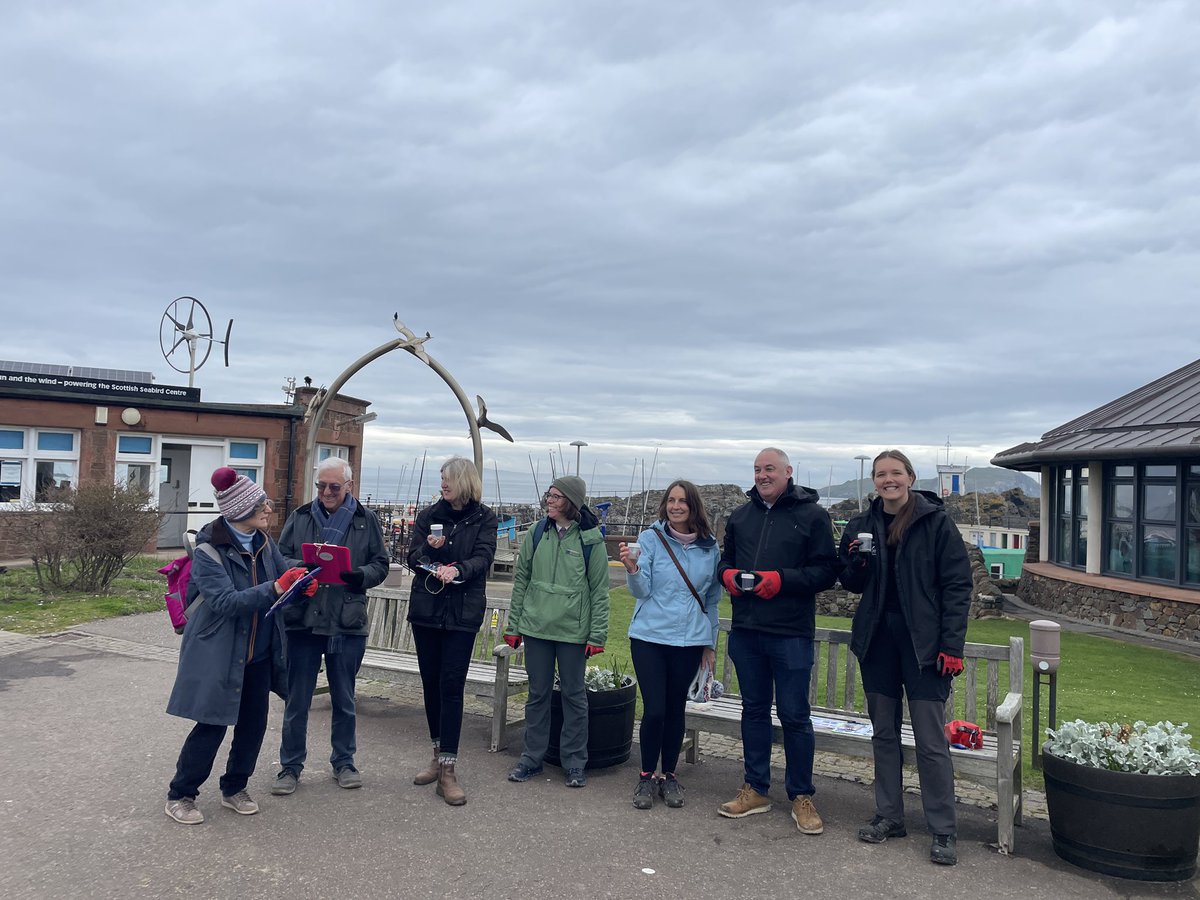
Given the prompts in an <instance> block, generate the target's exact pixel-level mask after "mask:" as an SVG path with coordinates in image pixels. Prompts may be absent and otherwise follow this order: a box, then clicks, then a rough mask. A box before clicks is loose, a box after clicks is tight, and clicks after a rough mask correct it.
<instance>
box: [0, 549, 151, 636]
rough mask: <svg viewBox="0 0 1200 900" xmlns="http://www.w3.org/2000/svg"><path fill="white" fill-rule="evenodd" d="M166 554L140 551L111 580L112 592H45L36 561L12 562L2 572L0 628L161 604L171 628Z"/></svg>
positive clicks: (56, 627)
mask: <svg viewBox="0 0 1200 900" xmlns="http://www.w3.org/2000/svg"><path fill="white" fill-rule="evenodd" d="M164 562H165V561H164V560H160V559H155V558H154V557H150V556H139V557H137V558H136V559H134V560H133V562H131V563H130V564H129V565H128V566H127V567H126V568H125V571H124V572H122V573H121V575H119V576H118V577H117V578H116V579H115V580H114V581H113V583H112V585H110V587H109V593H107V594H87V593H66V594H43V593H42V592H41V591H40V590H39V589H38V584H37V576H36V575H35V573H34V570H33V567H32V566H28V567H27V566H22V567H19V568H17V567H10V568H9V570H8V571H7V572H5V573H4V574H2V575H0V628H2V629H4V630H5V631H18V632H21V633H24V634H45V633H48V632H54V631H62V630H64V629H66V628H70V627H71V626H72V625H78V624H79V623H80V622H88V621H91V620H92V619H106V618H109V617H111V616H127V615H130V614H132V613H141V612H152V611H155V610H161V611H162V614H163V627H164V628H169V627H170V624H171V623H170V622H169V621H168V620H167V613H166V606H165V604H164V602H163V594H164V593H166V589H167V579H166V578H164V577H163V576H162V575H159V574H158V571H157V570H158V568H159V567H160V566H162V565H164Z"/></svg>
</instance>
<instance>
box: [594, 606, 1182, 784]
mask: <svg viewBox="0 0 1200 900" xmlns="http://www.w3.org/2000/svg"><path fill="white" fill-rule="evenodd" d="M611 597H612V599H611V607H610V612H609V626H608V644H607V645H605V652H604V655H603V656H600V657H598V658H597V659H595V660H593V662H592V664H593V665H601V666H606V667H611V666H612V663H613V662H614V661H619V663H620V665H621V666H622V667H623V668H626V669H628V670H629V671H630V672H632V670H633V664H632V662H631V661H630V656H629V638H628V637H627V632H628V630H629V619H630V617H631V616H632V615H633V596H632V595H631V594H630V593H629V591H628V590H626V589H625V588H619V589H614V590H613V591H612V595H611ZM721 615H722V616H723V617H727V616H729V615H730V606H729V598H728V597H727V596H723V597H722V599H721ZM817 624H818V625H820V626H822V627H826V628H839V629H843V630H847V631H848V630H849V629H850V620H849V619H845V618H836V617H833V616H817ZM1013 635H1016V636H1018V637H1023V638H1024V639H1025V703H1024V723H1023V743H1024V755H1025V783H1026V785H1027V786H1031V787H1037V788H1041V787H1042V776H1041V772H1040V771H1035V770H1034V769H1033V768H1032V767H1031V766H1030V763H1029V754H1030V749H1031V748H1032V738H1031V735H1032V728H1033V669H1032V667H1031V666H1030V663H1029V624H1028V623H1027V622H1024V621H1022V620H1019V619H978V620H972V621H971V623H970V625H969V626H968V629H967V640H969V641H975V642H978V643H983V644H1007V643H1008V639H1009V637H1010V636H1013ZM818 665H824V658H822V659H820V660H818ZM717 677H718V678H720V677H721V673H720V672H718V673H717ZM731 680H732V681H734V682H735V685H734V687H735V689H736V679H731ZM978 682H979V692H980V697H979V707H978V708H979V709H980V710H982V709H984V700H985V696H984V693H985V689H986V688H985V679H984V677H983V671H982V670H980V673H979V676H978ZM1000 685H1001V692H1002V695H1003V692H1004V691H1005V689H1006V688H1007V685H1008V672H1007V667H1006V666H1001V670H1000ZM858 697H859V706H860V708H861V709H864V710H865V709H866V705H865V703H863V702H862V690H861V684H860V685H859V690H858ZM1057 699H1058V720H1059V722H1062V721H1067V720H1071V719H1085V720H1087V721H1089V722H1095V721H1108V722H1112V721H1118V722H1133V721H1136V720H1137V719H1143V720H1145V721H1147V722H1151V723H1153V722H1157V721H1159V720H1169V721H1171V722H1175V723H1176V724H1179V723H1181V722H1190V723H1191V726H1192V727H1190V728H1189V729H1188V730H1189V731H1190V732H1191V733H1192V734H1193V735H1197V737H1196V738H1195V739H1194V740H1193V745H1194V746H1200V715H1198V714H1197V712H1198V711H1200V658H1197V657H1194V656H1188V655H1185V654H1182V653H1172V652H1170V651H1166V650H1158V649H1155V648H1153V647H1144V646H1141V645H1140V644H1127V643H1123V642H1120V641H1114V640H1110V639H1108V638H1102V637H1095V636H1093V635H1085V634H1074V633H1072V632H1068V631H1064V632H1063V633H1062V666H1061V668H1060V669H1059V672H1058V698H1057ZM1049 702H1050V698H1049V691H1048V689H1047V688H1043V689H1042V700H1041V704H1042V709H1041V715H1042V727H1043V728H1045V726H1046V719H1047V716H1048V715H1049V709H1048V707H1049ZM638 715H639V716H640V715H641V699H640V697H639V699H638ZM1039 743H1040V741H1039Z"/></svg>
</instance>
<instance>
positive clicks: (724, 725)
mask: <svg viewBox="0 0 1200 900" xmlns="http://www.w3.org/2000/svg"><path fill="white" fill-rule="evenodd" d="M729 626H730V620H729V619H721V622H720V627H721V631H722V632H725V634H724V635H723V639H722V640H721V641H719V642H718V647H719V648H720V649H719V650H718V658H717V669H716V670H717V678H718V679H719V680H720V681H722V682H723V683H724V684H725V685H727V686H728V685H730V684H731V683H732V680H733V679H732V676H733V674H734V668H733V664H732V662H731V660H730V659H729V641H728V636H729V635H728V632H729ZM815 641H816V645H817V647H816V650H817V656H816V661H815V662H814V664H813V669H812V675H811V678H810V681H809V688H808V699H809V704H810V705H811V706H812V717H813V731H814V733H815V735H816V743H817V749H818V750H825V751H829V752H832V753H840V754H842V755H845V756H856V757H866V758H870V757H871V756H872V751H871V720H870V719H869V718H868V717H867V714H866V712H865V708H866V700H865V698H863V699H861V700H860V698H862V685H861V683H860V681H859V678H858V660H857V658H856V657H855V656H854V654H853V653H851V652H850V632H849V631H839V630H836V629H832V628H818V629H817V632H816V638H815ZM963 663H964V669H963V673H962V675H960V676H959V677H958V678H956V679H954V682H953V686H952V690H951V694H950V698H949V700H947V701H946V712H945V720H946V721H947V722H950V721H953V720H954V719H965V720H966V721H968V722H975V723H977V724H979V725H980V726H981V727H982V728H983V729H984V736H983V738H984V745H983V749H982V750H955V749H954V748H951V750H950V757H951V759H952V760H953V761H954V771H955V774H956V775H958V776H960V777H963V778H966V779H968V780H971V781H975V782H978V783H980V784H984V785H987V786H989V787H992V788H994V789H995V791H996V797H997V804H996V805H997V807H998V809H999V815H998V821H997V836H998V841H997V843H998V845H999V848H1000V852H1001V853H1011V852H1012V849H1013V837H1014V835H1013V826H1014V825H1020V824H1021V708H1022V703H1023V701H1022V697H1023V692H1024V687H1025V642H1024V640H1023V639H1021V638H1019V637H1011V638H1009V642H1008V646H1007V647H1005V646H1000V645H996V644H971V643H968V644H967V645H966V648H965V650H964V657H963ZM1001 663H1007V664H1008V692H1007V693H1006V694H1005V695H1004V696H1001V695H1000V665H1001ZM981 679H985V680H984V681H982V682H981ZM981 684H982V685H983V687H984V697H985V699H984V704H983V710H982V711H981V710H980V709H979V700H978V693H979V690H978V689H979V687H980V686H981ZM981 712H982V718H980V714H981ZM905 713H906V715H905V722H904V728H903V734H902V737H901V743H902V745H903V748H904V762H905V764H906V765H916V756H915V749H914V747H915V744H914V741H913V734H912V727H911V726H910V725H909V723H908V716H907V708H906V709H905ZM741 715H742V701H741V697H739V696H738V695H737V694H734V693H727V694H725V696H723V697H721V698H719V699H717V700H713V701H712V702H711V703H707V704H694V703H688V704H687V712H686V728H687V738H688V740H687V747H688V748H687V755H686V759H687V761H688V762H690V763H694V762H696V755H697V748H698V747H699V741H698V739H699V733H700V732H702V731H706V732H712V733H716V734H723V735H726V736H729V737H734V738H739V739H740V738H741ZM771 721H772V724H773V726H774V741H775V743H777V744H782V743H783V728H782V726H781V725H780V724H779V717H778V716H777V715H776V713H775V709H774V708H772V710H771Z"/></svg>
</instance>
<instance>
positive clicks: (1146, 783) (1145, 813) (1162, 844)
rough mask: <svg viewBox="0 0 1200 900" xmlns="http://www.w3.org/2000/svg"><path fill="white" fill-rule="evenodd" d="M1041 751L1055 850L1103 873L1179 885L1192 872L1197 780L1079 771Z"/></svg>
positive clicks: (1199, 817)
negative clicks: (1177, 883) (1178, 882)
mask: <svg viewBox="0 0 1200 900" xmlns="http://www.w3.org/2000/svg"><path fill="white" fill-rule="evenodd" d="M1049 747H1050V744H1049V743H1047V744H1046V745H1045V746H1044V747H1043V756H1042V771H1043V773H1044V774H1045V776H1046V806H1047V808H1048V810H1049V813H1050V834H1051V837H1052V839H1053V841H1054V852H1055V853H1057V854H1058V855H1059V856H1061V857H1062V858H1063V859H1065V860H1066V861H1067V862H1069V863H1073V864H1075V865H1077V866H1080V867H1082V868H1084V869H1089V870H1090V871H1093V872H1099V873H1101V874H1103V875H1116V876H1117V877H1119V878H1135V879H1138V880H1140V881H1182V880H1184V879H1187V878H1191V877H1192V876H1193V875H1195V874H1196V853H1197V848H1198V847H1200V777H1198V776H1195V775H1137V774H1132V773H1129V772H1111V771H1109V770H1108V769H1098V768H1095V767H1093V766H1081V765H1079V764H1078V763H1073V762H1069V761H1067V760H1065V759H1062V758H1061V757H1057V756H1054V755H1053V754H1052V753H1051V752H1050V750H1049Z"/></svg>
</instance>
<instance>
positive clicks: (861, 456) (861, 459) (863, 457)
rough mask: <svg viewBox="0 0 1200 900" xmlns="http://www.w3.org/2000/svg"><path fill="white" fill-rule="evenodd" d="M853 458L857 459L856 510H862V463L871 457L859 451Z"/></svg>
mask: <svg viewBox="0 0 1200 900" xmlns="http://www.w3.org/2000/svg"><path fill="white" fill-rule="evenodd" d="M854 458H855V459H857V460H858V511H859V512H862V480H863V463H865V462H866V461H867V460H868V459H870V458H871V457H869V456H867V455H866V454H865V453H860V454H858V456H856V457H854Z"/></svg>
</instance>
